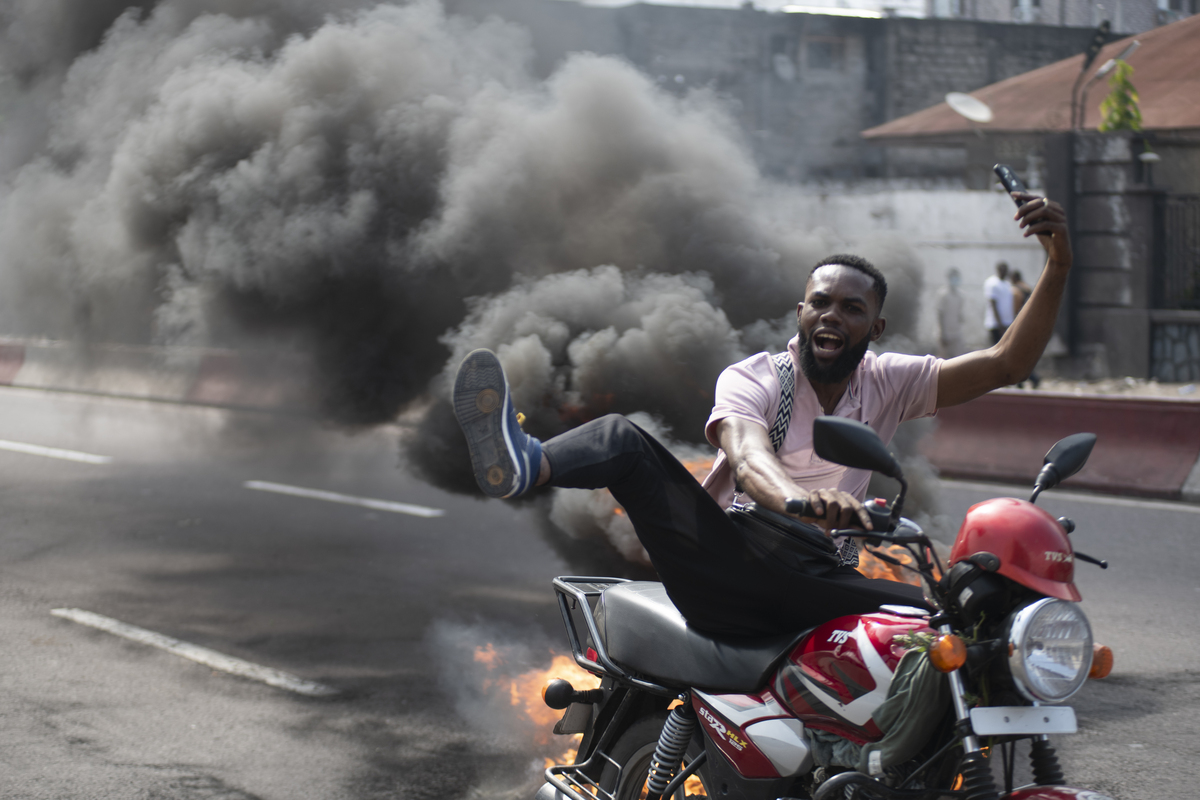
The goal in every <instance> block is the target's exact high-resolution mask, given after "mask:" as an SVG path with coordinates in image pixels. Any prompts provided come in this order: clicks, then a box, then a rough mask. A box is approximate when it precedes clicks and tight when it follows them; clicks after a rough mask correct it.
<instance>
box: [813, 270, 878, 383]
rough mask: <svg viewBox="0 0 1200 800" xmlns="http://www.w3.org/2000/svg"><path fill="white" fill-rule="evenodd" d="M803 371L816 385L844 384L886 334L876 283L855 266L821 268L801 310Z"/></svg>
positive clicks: (815, 274) (814, 274)
mask: <svg viewBox="0 0 1200 800" xmlns="http://www.w3.org/2000/svg"><path fill="white" fill-rule="evenodd" d="M797 323H798V329H799V333H800V370H801V371H802V372H803V373H804V376H805V377H806V378H808V379H809V380H810V381H812V382H813V383H840V382H841V381H844V380H845V379H846V378H848V377H850V374H851V373H852V372H854V370H855V369H856V368H857V367H858V365H859V362H861V361H862V359H863V356H864V355H865V354H866V352H867V345H869V344H870V343H871V342H872V341H873V340H875V339H878V338H879V337H880V336H881V335H882V334H883V329H884V325H885V323H884V320H883V318H882V317H880V316H879V303H878V299H877V298H876V297H875V283H874V281H872V280H871V277H870V276H869V275H867V274H866V273H863V272H860V271H859V270H856V269H854V268H852V267H843V266H839V265H831V266H827V267H821V268H820V269H818V270H817V271H816V272H815V273H813V275H812V277H811V278H809V281H808V288H807V290H806V291H805V293H804V302H803V303H802V304H801V305H800V307H799V309H797Z"/></svg>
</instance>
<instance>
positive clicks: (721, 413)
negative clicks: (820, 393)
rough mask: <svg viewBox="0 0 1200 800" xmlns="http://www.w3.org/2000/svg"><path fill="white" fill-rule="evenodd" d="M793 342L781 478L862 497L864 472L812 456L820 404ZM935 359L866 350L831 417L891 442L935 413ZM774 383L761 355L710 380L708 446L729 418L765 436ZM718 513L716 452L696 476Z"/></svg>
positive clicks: (720, 460) (720, 476) (729, 493)
mask: <svg viewBox="0 0 1200 800" xmlns="http://www.w3.org/2000/svg"><path fill="white" fill-rule="evenodd" d="M798 347H799V337H793V338H792V340H791V341H790V342H788V352H790V353H791V354H792V363H793V364H794V365H795V370H796V395H795V398H794V400H793V405H792V421H791V424H790V425H789V426H788V432H787V436H786V437H785V438H784V440H783V446H782V447H780V448H779V452H778V453H777V454H776V455H778V456H779V460H780V461H782V462H783V466H784V468H785V469H786V470H787V472H788V474H789V475H791V476H792V478H793V479H794V480H795V481H796V482H797V483H798V484H800V485H801V486H803V487H804V488H805V489H826V488H837V489H841V490H842V491H845V492H848V493H849V494H852V495H854V496H855V497H857V498H858V499H859V500H862V499H863V498H864V497H865V496H866V493H867V484H868V483H869V482H870V479H871V473H870V472H868V471H867V470H861V469H850V468H849V467H843V466H841V465H840V464H834V463H832V462H830V461H825V460H824V459H821V458H818V457H817V455H816V454H815V453H814V452H813V441H812V423H813V420H814V419H816V418H817V417H819V416H821V415H822V414H823V413H824V412H823V411H822V410H821V404H820V402H819V401H818V400H817V394H816V392H814V391H813V388H812V385H811V384H810V383H809V382H808V379H807V378H806V377H804V373H803V372H801V371H800V364H799V362H798V360H797V359H798V353H799V351H798ZM941 366H942V359H940V358H937V357H936V356H910V355H903V354H901V353H884V354H882V355H876V354H875V353H873V352H871V351H870V350H868V351H867V353H866V355H865V356H864V357H863V360H862V363H860V364H859V365H858V369H856V370H855V371H854V374H853V375H851V376H850V385H849V386H848V387H847V389H846V393H845V394H844V395H842V399H841V400H839V401H838V404H837V408H835V409H834V411H833V415H834V416H837V417H846V418H848V419H853V420H858V421H859V422H865V423H866V424H868V425H870V426H871V427H872V428H874V429H875V431H876V432H877V433H878V434H879V436H880V438H882V439H883V441H884V442H885V443H887V442H890V441H891V440H892V436H894V435H895V433H896V428H897V427H898V426H899V425H900V423H901V422H904V421H906V420H910V419H918V418H920V417H928V416H932V415H933V414H935V413H936V412H937V381H938V371H939V370H940V369H941ZM779 400H780V388H779V379H778V378H777V377H776V375H775V367H774V366H773V365H772V364H771V357H770V355H769V354H767V353H759V354H758V355H756V356H751V357H750V358H748V359H746V360H745V361H740V362H738V363H737V364H734V365H732V366H730V367H727V368H726V369H725V371H724V372H722V373H721V377H719V378H718V379H717V390H716V403H715V405H714V406H713V410H712V415H711V416H710V417H709V418H708V423H707V424H706V425H705V426H704V433H705V435H706V436H707V437H708V441H709V442H711V443H712V444H713V445H716V446H720V443H719V442H718V441H717V436H716V425H717V423H718V422H720V421H721V420H723V419H727V418H729V417H736V418H739V419H744V420H749V421H750V422H756V423H758V424H759V425H762V426H763V427H764V428H766V429H767V430H768V431H769V430H771V425H772V423H773V422H774V421H775V414H776V412H777V411H778V410H779ZM704 488H705V489H707V490H708V492H709V494H711V495H712V496H713V497H714V498H715V499H716V501H717V502H718V503H720V504H721V507H722V508H726V507H728V506H729V504H730V503H731V502H732V500H733V472H732V470H730V469H729V464H728V461H727V460H726V458H725V453H724V451H721V452H720V453H718V454H717V460H716V461H715V462H714V463H713V468H712V471H711V472H710V473H709V474H708V477H707V478H705V479H704Z"/></svg>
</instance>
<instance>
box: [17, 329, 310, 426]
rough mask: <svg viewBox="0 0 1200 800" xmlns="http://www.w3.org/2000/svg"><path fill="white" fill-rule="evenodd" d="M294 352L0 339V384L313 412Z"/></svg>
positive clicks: (303, 366)
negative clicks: (256, 351) (248, 351)
mask: <svg viewBox="0 0 1200 800" xmlns="http://www.w3.org/2000/svg"><path fill="white" fill-rule="evenodd" d="M309 372H310V371H309V365H308V363H307V361H306V360H305V359H303V358H302V357H300V356H298V355H295V354H283V355H281V354H268V353H253V352H251V353H242V352H237V351H233V350H217V349H203V348H182V347H139V346H126V345H80V344H75V343H72V342H61V341H52V340H33V341H30V340H18V339H0V385H5V386H20V387H25V388H30V389H54V390H59V391H72V392H83V393H88V394H102V395H113V396H117V397H131V398H137V399H144V400H160V401H166V402H176V403H193V404H198V405H215V406H223V407H229V408H244V409H257V410H268V411H291V412H311V411H313V401H312V397H313V394H312V392H311V391H309V388H310V386H309V382H308V375H309Z"/></svg>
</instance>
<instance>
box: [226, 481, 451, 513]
mask: <svg viewBox="0 0 1200 800" xmlns="http://www.w3.org/2000/svg"><path fill="white" fill-rule="evenodd" d="M242 485H243V486H245V487H246V488H247V489H254V490H256V491H259V492H275V493H276V494H286V495H291V496H292V497H307V498H310V499H312V500H325V501H328V502H330V503H343V504H345V505H348V506H361V507H362V508H370V509H373V510H375V511H390V512H392V513H393V514H409V515H411V516H414V517H440V516H442V515H444V514H445V513H446V512H445V511H443V510H442V509H440V508H429V507H427V506H414V505H409V504H408V503H393V502H392V501H391V500H374V499H372V498H370V497H354V496H353V495H348V494H338V493H337V492H323V491H321V490H320V489H304V488H301V487H299V486H288V485H287V484H284V483H271V482H269V481H246V482H245V483H244V484H242Z"/></svg>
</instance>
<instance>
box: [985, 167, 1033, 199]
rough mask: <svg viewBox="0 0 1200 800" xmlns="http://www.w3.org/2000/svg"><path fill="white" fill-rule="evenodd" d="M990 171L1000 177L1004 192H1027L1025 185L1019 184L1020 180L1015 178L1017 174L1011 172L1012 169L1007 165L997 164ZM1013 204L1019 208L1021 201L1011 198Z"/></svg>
mask: <svg viewBox="0 0 1200 800" xmlns="http://www.w3.org/2000/svg"><path fill="white" fill-rule="evenodd" d="M992 170H993V171H994V172H995V173H996V174H997V175H999V176H1000V182H1001V183H1002V184H1004V188H1005V190H1007V191H1009V192H1024V191H1027V189H1026V188H1025V184H1024V183H1022V182H1021V179H1020V178H1018V177H1017V173H1015V172H1013V168H1012V167H1010V166H1009V165H1008V164H997V165H996V166H994V167H992ZM1013 202H1015V203H1016V204H1017V205H1018V206H1020V205H1021V204H1022V202H1023V201H1021V200H1017V199H1016V198H1013Z"/></svg>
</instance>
